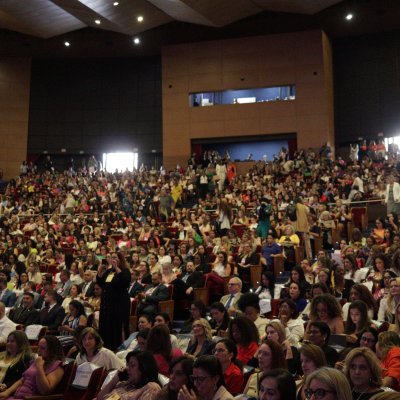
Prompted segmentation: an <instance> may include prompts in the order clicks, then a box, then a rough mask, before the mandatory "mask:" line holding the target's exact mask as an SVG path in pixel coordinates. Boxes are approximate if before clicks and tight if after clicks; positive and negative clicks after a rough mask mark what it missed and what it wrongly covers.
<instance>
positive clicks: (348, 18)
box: [346, 14, 354, 21]
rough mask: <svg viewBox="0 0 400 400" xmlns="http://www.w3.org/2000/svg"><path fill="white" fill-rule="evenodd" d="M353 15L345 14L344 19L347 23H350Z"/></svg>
mask: <svg viewBox="0 0 400 400" xmlns="http://www.w3.org/2000/svg"><path fill="white" fill-rule="evenodd" d="M353 17H354V15H353V14H347V15H346V19H347V21H351V20H352V19H353Z"/></svg>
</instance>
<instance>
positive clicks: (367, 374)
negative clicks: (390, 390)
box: [344, 347, 383, 400]
mask: <svg viewBox="0 0 400 400" xmlns="http://www.w3.org/2000/svg"><path fill="white" fill-rule="evenodd" d="M359 371H363V372H362V373H360V372H359ZM344 372H345V374H346V378H347V380H348V381H349V382H350V386H351V388H352V393H353V399H358V398H360V399H361V398H363V399H366V400H368V399H370V398H371V397H372V396H374V395H375V394H376V393H380V392H383V389H381V386H382V368H381V365H380V362H379V359H378V358H377V357H376V355H375V353H374V352H373V351H372V350H370V349H367V348H365V347H364V348H360V349H353V350H351V351H350V353H349V354H347V356H346V359H345V369H344Z"/></svg>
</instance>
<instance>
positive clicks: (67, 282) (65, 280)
mask: <svg viewBox="0 0 400 400" xmlns="http://www.w3.org/2000/svg"><path fill="white" fill-rule="evenodd" d="M70 276H71V274H70V272H69V271H68V270H67V269H64V270H62V271H61V272H60V282H59V283H57V286H56V292H57V293H58V294H59V295H60V296H61V297H62V298H63V299H65V298H66V297H67V296H69V291H70V290H71V286H72V282H71V279H70Z"/></svg>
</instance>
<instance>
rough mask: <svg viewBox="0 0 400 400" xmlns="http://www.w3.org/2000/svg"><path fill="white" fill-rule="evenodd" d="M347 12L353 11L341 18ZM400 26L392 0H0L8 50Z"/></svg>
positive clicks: (151, 47)
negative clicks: (139, 19) (349, 16)
mask: <svg viewBox="0 0 400 400" xmlns="http://www.w3.org/2000/svg"><path fill="white" fill-rule="evenodd" d="M115 1H117V2H118V5H116V6H114V2H115ZM349 12H351V13H353V14H354V18H353V20H351V21H346V20H345V18H344V17H345V15H346V14H348V13H349ZM139 15H140V16H143V21H142V22H138V20H137V17H138V16H139ZM96 20H97V22H100V23H96ZM399 28H400V1H399V0H344V1H343V0H0V55H8V56H28V57H38V58H40V57H136V56H149V55H159V54H160V52H161V48H162V46H163V45H167V44H175V43H183V42H192V41H202V40H215V39H224V38H232V37H240V36H251V35H262V34H272V33H283V32H293V31H297V30H305V29H323V30H325V31H326V32H327V33H328V35H329V36H331V37H333V38H337V37H346V36H353V35H363V34H368V33H376V32H382V31H390V30H397V29H399ZM133 37H139V38H140V40H141V43H140V45H136V46H135V45H134V44H133V42H132V38H133ZM65 41H68V42H69V43H70V46H69V47H68V48H67V47H65V46H64V42H65Z"/></svg>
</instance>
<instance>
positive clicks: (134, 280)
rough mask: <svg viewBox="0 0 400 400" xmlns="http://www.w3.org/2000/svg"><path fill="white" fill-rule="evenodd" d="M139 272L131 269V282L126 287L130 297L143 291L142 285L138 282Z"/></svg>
mask: <svg viewBox="0 0 400 400" xmlns="http://www.w3.org/2000/svg"><path fill="white" fill-rule="evenodd" d="M138 279H139V272H138V271H136V270H133V271H131V283H130V285H129V288H128V293H129V296H130V297H136V296H137V295H138V294H139V293H140V292H143V286H142V285H141V284H140V283H139V282H138Z"/></svg>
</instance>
